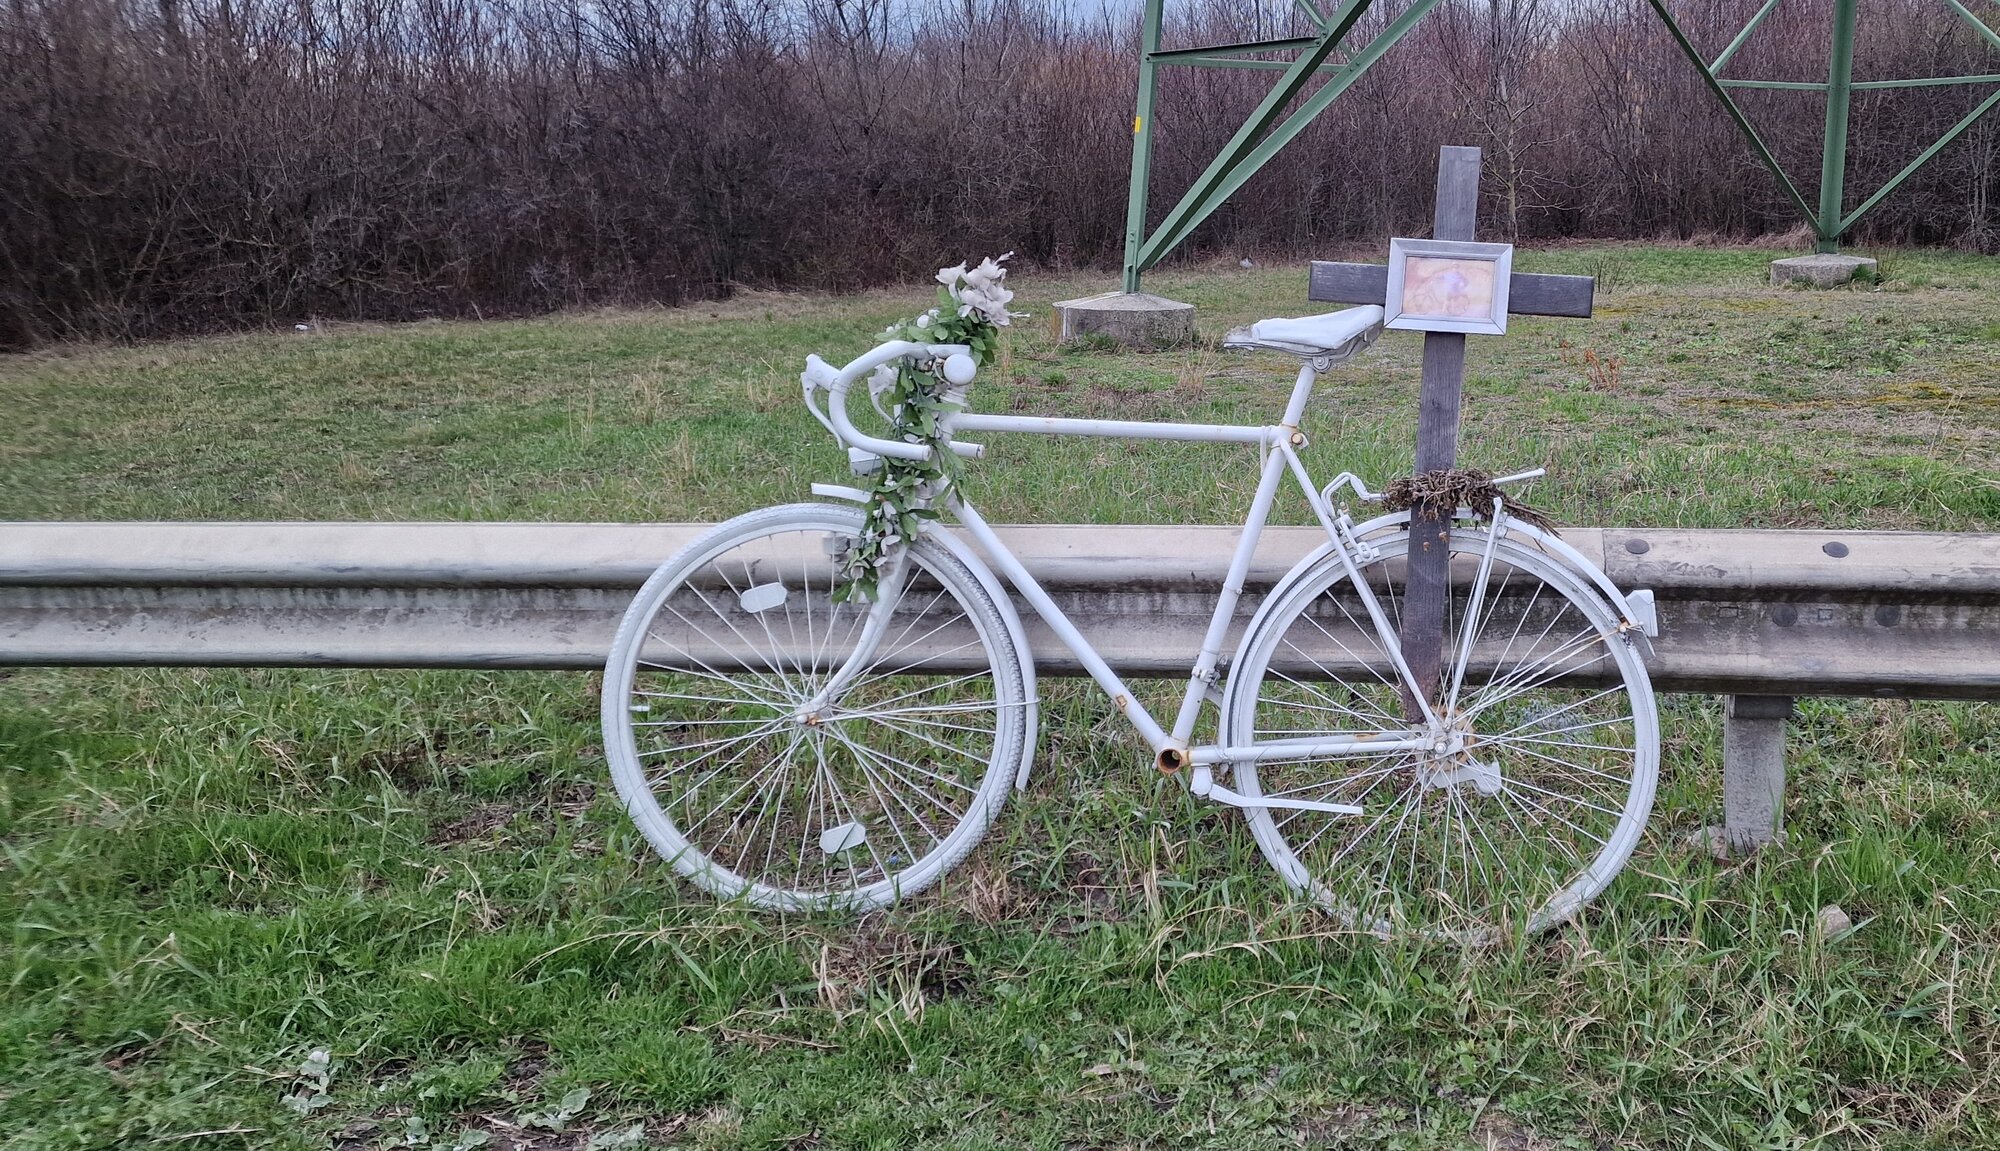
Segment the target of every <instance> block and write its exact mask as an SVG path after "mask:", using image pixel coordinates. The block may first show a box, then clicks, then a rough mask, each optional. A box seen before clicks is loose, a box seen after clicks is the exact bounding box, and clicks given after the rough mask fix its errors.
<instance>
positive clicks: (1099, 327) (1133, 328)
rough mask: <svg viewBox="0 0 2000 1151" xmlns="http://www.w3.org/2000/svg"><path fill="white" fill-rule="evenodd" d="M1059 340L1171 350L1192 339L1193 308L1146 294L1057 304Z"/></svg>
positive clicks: (1102, 296)
mask: <svg viewBox="0 0 2000 1151" xmlns="http://www.w3.org/2000/svg"><path fill="white" fill-rule="evenodd" d="M1056 315H1057V317H1059V319H1060V321H1061V330H1060V331H1059V332H1058V338H1060V339H1062V340H1064V341H1068V340H1074V339H1076V338H1078V337H1080V336H1091V335H1105V336H1109V337H1111V338H1112V339H1114V340H1116V341H1118V342H1119V343H1120V344H1123V345H1125V346H1126V347H1132V348H1171V347H1175V346H1177V345H1180V344H1185V343H1187V342H1188V340H1190V339H1191V338H1192V337H1193V336H1194V305H1193V304H1183V303H1181V302H1180V301H1179V300H1169V299H1166V298H1165V297H1163V296H1155V295H1152V294H1150V293H1147V292H1104V293H1102V294H1100V295H1096V296H1084V297H1082V298H1081V299H1076V300H1063V301H1060V302H1059V303H1057V304H1056Z"/></svg>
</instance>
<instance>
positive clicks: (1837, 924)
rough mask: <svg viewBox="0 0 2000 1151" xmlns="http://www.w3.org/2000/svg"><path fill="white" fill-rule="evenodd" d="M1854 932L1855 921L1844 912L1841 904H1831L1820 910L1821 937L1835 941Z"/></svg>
mask: <svg viewBox="0 0 2000 1151" xmlns="http://www.w3.org/2000/svg"><path fill="white" fill-rule="evenodd" d="M1852 930H1854V920H1853V919H1852V918H1850V917H1849V916H1848V914H1847V912H1845V911H1842V910H1841V908H1840V904H1838V903H1829V904H1827V905H1826V906H1825V907H1822V908H1820V909H1819V937H1820V938H1821V939H1835V938H1838V937H1839V936H1842V935H1845V934H1847V933H1848V932H1850V931H1852Z"/></svg>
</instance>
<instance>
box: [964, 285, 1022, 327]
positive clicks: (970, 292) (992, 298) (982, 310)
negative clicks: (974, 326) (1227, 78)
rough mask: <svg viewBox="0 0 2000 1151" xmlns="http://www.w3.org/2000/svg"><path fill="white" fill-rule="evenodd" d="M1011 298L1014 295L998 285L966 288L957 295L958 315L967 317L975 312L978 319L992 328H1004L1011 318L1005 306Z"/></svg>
mask: <svg viewBox="0 0 2000 1151" xmlns="http://www.w3.org/2000/svg"><path fill="white" fill-rule="evenodd" d="M1013 298H1014V293H1013V292H1010V291H1008V290H1007V289H1006V288H1003V287H1001V286H1000V285H999V284H998V283H992V284H985V285H982V286H979V287H970V286H968V287H967V288H965V290H963V291H961V292H960V293H959V295H958V300H959V309H958V314H959V315H961V316H967V315H971V314H972V313H974V312H977V313H978V314H979V318H980V319H982V320H985V321H986V322H987V323H989V324H992V325H993V326H994V327H998V328H1004V327H1006V326H1007V325H1008V323H1009V322H1010V320H1011V318H1012V317H1011V315H1010V313H1009V312H1008V311H1007V304H1008V302H1009V301H1011V300H1012V299H1013Z"/></svg>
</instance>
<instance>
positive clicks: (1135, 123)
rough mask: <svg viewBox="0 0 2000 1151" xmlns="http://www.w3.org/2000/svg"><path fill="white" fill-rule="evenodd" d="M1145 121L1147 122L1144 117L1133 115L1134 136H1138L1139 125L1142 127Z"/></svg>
mask: <svg viewBox="0 0 2000 1151" xmlns="http://www.w3.org/2000/svg"><path fill="white" fill-rule="evenodd" d="M1145 122H1146V121H1145V120H1144V119H1143V118H1141V117H1138V116H1134V117H1132V134H1133V135H1134V136H1137V135H1138V134H1139V127H1140V125H1142V124H1144V123H1145Z"/></svg>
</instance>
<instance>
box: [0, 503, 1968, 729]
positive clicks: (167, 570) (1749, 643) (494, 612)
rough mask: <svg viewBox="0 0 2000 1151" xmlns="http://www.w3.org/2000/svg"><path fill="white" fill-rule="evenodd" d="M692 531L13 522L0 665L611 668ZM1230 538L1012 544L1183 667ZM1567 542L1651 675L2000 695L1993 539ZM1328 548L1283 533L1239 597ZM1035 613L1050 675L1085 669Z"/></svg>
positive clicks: (1594, 532)
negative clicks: (1634, 605)
mask: <svg viewBox="0 0 2000 1151" xmlns="http://www.w3.org/2000/svg"><path fill="white" fill-rule="evenodd" d="M703 526H704V525H693V524H529V523H435V524H374V523H187V524H175V523H9V524H0V664H16V665H22V664H51V665H62V664H100V665H120V664H123V665H147V664H151V665H173V664H185V665H212V666H225V665H267V666H294V667H335V666H346V667H469V668H592V667H599V666H602V663H603V659H604V654H605V652H606V651H607V650H608V649H609V647H610V644H611V634H612V631H613V629H614V628H615V627H616V625H617V621H618V619H619V617H620V616H621V615H622V614H623V612H624V610H625V606H626V604H627V602H628V601H629V600H630V598H631V595H632V592H633V591H634V589H636V588H637V587H638V585H639V584H640V583H641V582H642V581H643V580H644V579H645V578H646V576H647V575H648V574H650V572H651V571H652V569H653V568H654V566H655V565H656V564H657V563H658V562H659V561H661V560H662V559H664V558H665V557H667V556H669V555H671V554H672V553H673V552H674V551H675V550H676V549H678V548H679V547H680V546H681V545H682V544H683V543H685V542H686V541H687V540H689V539H691V538H692V537H693V536H694V535H695V534H697V533H698V532H700V531H701V530H702V529H703ZM1236 531H1237V529H1236V528H1233V527H1214V528H1210V527H1131V526H1119V527H1110V526H1095V525H1091V526H1035V527H1016V528H1011V529H1007V528H1003V529H1001V534H1002V535H1003V536H1004V537H1005V538H1006V539H1007V542H1008V544H1009V546H1010V547H1013V548H1014V549H1016V551H1017V553H1018V554H1019V555H1020V556H1021V558H1022V560H1023V562H1024V563H1025V564H1026V565H1027V567H1028V568H1029V570H1031V571H1032V572H1034V573H1035V575H1036V577H1037V578H1039V579H1042V580H1043V581H1044V582H1045V583H1046V585H1047V586H1048V587H1049V589H1050V591H1051V592H1052V593H1053V594H1054V595H1055V596H1056V598H1057V600H1058V602H1059V603H1061V604H1062V606H1063V608H1064V610H1065V611H1068V612H1071V613H1072V614H1073V617H1074V618H1075V619H1076V620H1077V622H1078V625H1079V626H1080V627H1082V628H1083V629H1084V630H1085V631H1086V633H1088V634H1090V635H1091V636H1092V639H1093V642H1095V643H1098V644H1099V645H1100V646H1101V649H1102V651H1103V652H1104V654H1105V656H1106V658H1107V659H1109V660H1110V661H1111V663H1112V664H1113V666H1115V667H1117V668H1118V669H1119V670H1120V671H1121V672H1122V673H1129V674H1133V675H1141V676H1143V675H1147V674H1157V675H1174V676H1178V675H1179V674H1182V673H1183V672H1185V670H1186V668H1187V666H1188V664H1189V661H1190V660H1191V659H1192V657H1193V654H1194V653H1195V652H1196V651H1197V650H1198V649H1199V647H1200V636H1201V631H1202V628H1203V627H1204V625H1205V624H1206V623H1207V619H1208V612H1209V610H1210V609H1211V607H1212V605H1213V596H1214V592H1215V589H1216V588H1217V587H1218V586H1219V585H1220V583H1221V580H1222V574H1223V568H1224V566H1225V565H1226V563H1227V560H1228V555H1229V544H1230V543H1231V542H1232V541H1233V540H1234V538H1235V534H1236ZM1565 538H1566V539H1568V540H1569V541H1570V542H1571V543H1572V544H1574V545H1575V546H1577V547H1578V548H1579V549H1580V550H1582V551H1583V553H1584V554H1585V555H1587V556H1590V557H1591V558H1593V559H1599V560H1600V562H1601V565H1602V566H1603V568H1604V570H1605V571H1606V572H1607V573H1609V574H1610V576H1611V578H1612V580H1613V581H1614V582H1616V583H1617V584H1619V585H1620V586H1621V587H1627V588H1632V587H1650V588H1652V589H1654V593H1655V595H1656V597H1657V601H1658V607H1659V614H1660V629H1661V635H1660V637H1659V639H1658V641H1657V642H1656V644H1655V649H1656V657H1657V658H1656V659H1655V660H1654V661H1653V663H1652V665H1651V668H1652V673H1653V678H1654V682H1655V684H1656V685H1657V686H1658V687H1659V688H1660V689H1661V690H1664V691H1690V692H1716V693H1726V694H1746V695H1777V696H1789V695H1863V696H1910V697H1927V698H2000V535H1957V534H1951V535H1947V534H1930V533H1909V532H1821V531H1756V530H1745V531H1688V530H1653V529H1604V530H1598V529H1581V528H1579V529H1571V530H1569V531H1568V532H1566V533H1565ZM1320 539H1321V536H1320V534H1319V532H1318V529H1314V528H1271V529H1269V530H1268V531H1267V533H1266V536H1265V538H1264V540H1263V542H1262V544H1261V546H1260V548H1259V552H1258V557H1257V563H1256V564H1255V565H1254V567H1253V570H1252V571H1251V573H1250V577H1249V580H1248V585H1247V588H1246V591H1247V596H1246V599H1247V600H1248V603H1249V604H1250V605H1254V602H1255V597H1256V596H1257V595H1258V593H1259V592H1260V591H1261V590H1262V589H1264V588H1267V587H1268V586H1269V585H1270V584H1271V583H1272V582H1274V581H1275V580H1276V579H1277V578H1278V576H1280V575H1282V574H1283V572H1284V571H1285V570H1286V569H1287V568H1288V567H1289V566H1290V565H1291V563H1292V561H1293V560H1294V559H1295V558H1297V557H1298V556H1300V555H1302V554H1304V553H1305V552H1306V551H1308V550H1310V549H1311V548H1313V547H1315V546H1317V544H1318V543H1319V541H1320ZM1023 615H1024V618H1025V619H1026V621H1027V624H1028V630H1029V640H1030V646H1031V647H1032V648H1033V649H1034V651H1035V657H1036V664H1037V666H1038V667H1039V668H1040V669H1042V670H1043V671H1044V672H1045V673H1047V674H1053V675H1063V674H1074V673H1076V672H1078V671H1079V669H1078V668H1077V666H1076V665H1075V663H1074V661H1073V659H1072V658H1071V657H1070V656H1069V654H1068V652H1067V651H1066V650H1065V649H1063V648H1062V647H1061V646H1060V645H1059V644H1056V643H1054V642H1053V637H1051V636H1050V635H1049V633H1048V632H1047V630H1046V629H1045V628H1042V627H1040V626H1039V624H1038V622H1037V621H1036V620H1035V619H1034V618H1033V617H1032V616H1031V615H1029V614H1028V613H1026V612H1024V613H1023ZM1241 618H1242V619H1243V620H1244V621H1246V622H1247V619H1248V614H1247V607H1246V611H1245V612H1244V614H1243V615H1242V616H1241ZM1224 650H1225V651H1226V650H1229V649H1228V647H1227V646H1225V648H1224Z"/></svg>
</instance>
